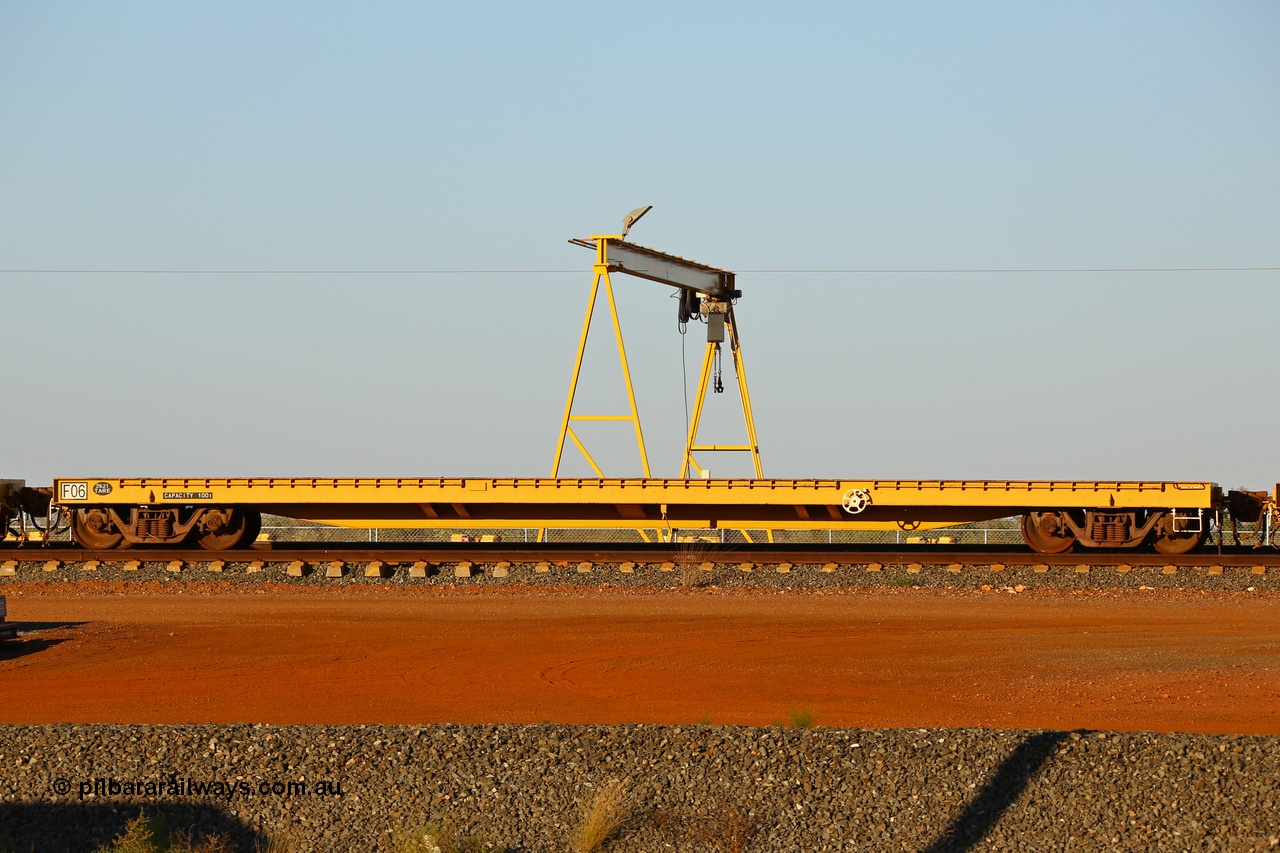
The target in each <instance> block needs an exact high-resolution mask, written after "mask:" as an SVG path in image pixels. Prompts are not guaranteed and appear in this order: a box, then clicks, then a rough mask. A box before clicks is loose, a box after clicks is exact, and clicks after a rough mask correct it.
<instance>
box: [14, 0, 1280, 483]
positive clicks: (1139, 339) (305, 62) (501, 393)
mask: <svg viewBox="0 0 1280 853" xmlns="http://www.w3.org/2000/svg"><path fill="white" fill-rule="evenodd" d="M641 204H653V205H654V210H653V212H652V213H650V214H649V216H648V217H647V218H646V219H645V220H644V221H643V222H642V223H640V224H639V225H637V226H636V229H635V230H634V231H633V232H632V237H633V239H635V240H636V241H637V242H640V243H643V244H646V245H651V246H656V247H658V248H662V249H665V250H668V251H672V252H675V253H678V254H682V255H685V256H688V257H693V258H696V259H699V260H702V261H705V262H707V263H711V264H715V265H718V266H723V267H727V268H730V269H735V270H741V271H744V272H741V274H740V276H739V282H740V287H741V289H742V290H743V292H744V296H743V298H742V300H741V302H740V303H739V305H738V308H737V311H738V314H739V320H740V322H741V325H742V333H743V337H744V342H745V353H746V358H747V366H748V377H749V379H750V382H751V390H752V395H753V398H754V403H755V409H756V418H757V421H758V426H759V433H760V440H761V443H762V450H763V453H764V464H765V472H766V475H771V476H838V477H862V476H875V477H904V478H905V477H992V478H995V477H1011V478H1021V477H1079V478H1104V479H1108V478H1149V479H1211V480H1216V481H1218V482H1221V483H1223V484H1224V485H1227V486H1235V485H1241V484H1244V485H1249V486H1252V487H1254V488H1264V487H1267V485H1268V484H1274V483H1275V482H1276V480H1277V479H1280V443H1278V442H1276V441H1275V438H1274V424H1275V423H1276V421H1277V419H1278V417H1280V380H1278V374H1277V369H1276V368H1277V365H1278V364H1280V359H1278V358H1277V356H1278V355H1280V353H1278V349H1280V348H1278V346H1277V343H1276V324H1277V319H1278V318H1280V287H1278V286H1277V285H1280V273H1276V272H1274V271H1272V272H1173V273H1092V274H1085V273H1058V274H1021V273H982V274H977V273H971V274H942V273H937V274H807V273H799V272H797V273H766V272H757V273H753V272H746V271H748V270H824V269H955V268H962V269H972V268H980V269H989V268H1054V269H1057V268H1099V267H1105V268H1113V267H1120V268H1132V267H1276V266H1280V240H1278V239H1277V238H1278V237H1280V5H1277V4H1275V3H1273V2H1261V0H1259V2H1212V3H1211V2H1129V3H1110V2H1106V3H1104V2H1069V3H1068V2H1046V3H1012V2H1011V3H995V2H977V3H964V4H958V3H909V4H902V3H877V4H868V3H840V4H834V3H833V4H827V3H791V4H786V5H785V6H784V5H783V4H759V3H742V2H735V3H695V4H689V3H648V4H632V5H622V4H618V5H610V4H605V5H601V4H586V3H582V4H569V3H559V4H507V3H468V4H462V3H458V4H442V3H426V4H421V3H382V4H355V3H350V4H335V3H327V4H323V3H296V4H286V3H263V2H254V3H227V2H224V3H216V4H215V3H177V4H175V3H160V2H155V3H110V4H103V3H60V2H41V3H18V2H4V3H0V268H4V269H24V270H25V269H40V270H65V269H93V270H121V269H128V270H168V269H181V270H226V269H232V270H252V269H284V270H293V269H305V270H339V269H356V270H385V269H420V270H494V269H496V270H530V271H533V272H527V273H494V274H476V273H471V274H454V275H417V276H399V277H397V276H379V275H372V274H371V275H355V276H343V277H338V276H320V275H305V274H299V275H270V276H269V275H261V276H251V275H189V274H168V275H154V274H128V273H98V274H74V275H72V274H51V273H0V348H2V349H0V351H3V353H4V356H3V361H2V362H0V363H2V364H3V372H2V373H0V376H2V377H3V378H2V379H0V382H2V383H3V385H2V387H0V476H8V477H19V478H26V479H28V480H29V481H32V482H47V481H48V480H50V479H51V478H52V477H54V476H73V475H86V476H92V475H183V474H189V475H215V476H216V475H224V474H226V475H230V474H299V475H301V474H316V475H331V474H332V475H339V474H341V475H351V474H370V475H374V474H376V475H418V474H424V475H434V474H480V475H545V474H546V473H548V471H549V468H550V464H551V456H552V452H553V450H554V443H555V438H556V431H557V428H558V424H559V418H560V415H561V411H562V409H563V405H564V396H565V392H566V390H567V384H568V379H569V372H570V368H571V366H572V360H573V351H574V347H575V346H576V343H577V335H578V332H579V328H580V325H581V321H582V311H583V309H584V307H585V299H586V295H587V289H588V287H589V285H590V273H589V261H590V260H591V258H590V255H589V254H588V253H587V252H585V251H583V250H582V249H578V248H576V247H573V246H569V245H568V244H567V243H566V242H565V241H566V239H567V238H569V237H575V236H585V235H587V234H591V233H601V232H606V233H607V232H612V231H615V230H617V229H618V227H619V223H620V219H621V216H622V215H623V214H624V213H626V212H627V211H628V210H630V209H631V208H633V207H636V206H638V205H641ZM554 270H573V272H547V271H554ZM615 284H616V285H617V287H618V291H619V297H620V300H621V302H622V309H623V324H624V331H625V333H626V335H627V341H628V348H629V354H630V356H631V360H632V365H633V370H634V372H635V376H636V381H637V386H638V393H639V395H640V404H641V414H642V416H643V418H644V420H645V427H646V432H647V437H648V438H649V449H650V455H651V458H652V460H653V464H654V468H655V473H657V474H668V475H669V474H674V473H675V471H676V467H677V465H678V461H679V456H680V448H681V444H682V429H683V426H682V424H683V418H684V403H683V397H684V391H683V390H682V379H681V347H682V346H685V347H687V355H688V359H689V369H690V371H691V372H692V371H694V370H695V369H696V366H697V364H698V362H699V359H700V346H699V344H698V341H697V340H696V337H695V336H696V334H697V331H698V330H694V331H693V332H691V335H690V339H689V340H682V339H681V338H680V336H679V334H678V332H677V330H676V324H675V316H674V315H675V304H674V302H673V301H671V300H670V299H668V298H667V297H668V295H669V294H668V292H667V289H666V288H664V287H663V286H661V285H657V284H652V283H649V282H643V281H636V280H625V279H623V278H621V277H619V278H618V279H616V280H615ZM604 329H605V327H603V326H602V327H600V330H601V331H603V330H604ZM595 343H596V344H599V345H600V346H599V348H598V349H599V351H598V352H597V353H593V359H598V366H597V368H596V369H593V370H592V371H590V373H589V374H588V376H587V377H586V380H587V386H586V387H585V388H584V391H583V401H584V404H585V406H586V408H584V411H587V410H592V409H594V410H596V411H603V410H604V409H606V408H608V407H609V406H611V405H616V404H617V402H618V399H619V395H618V392H617V390H616V388H615V387H614V386H613V385H612V384H611V383H610V381H609V380H612V379H614V378H616V377H615V375H614V373H613V372H610V370H613V371H616V366H615V365H616V362H611V361H609V359H612V358H613V354H612V351H611V350H610V349H609V348H608V347H606V346H604V345H605V344H607V343H608V338H607V336H604V335H601V336H600V337H599V339H597V340H596V341H595ZM606 368H608V369H606ZM690 384H692V383H691V382H690ZM730 384H731V383H730ZM692 392H693V389H692V388H690V389H689V393H690V394H692ZM713 403H714V404H715V411H714V412H713V413H712V415H711V424H710V425H711V427H712V428H713V431H715V435H717V436H718V437H720V438H722V439H725V440H733V439H736V433H735V428H736V426H735V424H736V422H735V421H734V419H733V417H731V415H732V414H733V413H734V410H733V408H732V407H733V406H734V405H736V399H735V398H733V397H732V396H731V395H729V394H726V395H724V398H723V399H716V400H713ZM610 438H611V436H609V435H601V436H597V439H598V441H599V443H598V444H596V445H593V446H594V447H596V449H598V450H599V453H600V456H601V457H602V458H603V459H604V460H606V462H607V463H608V464H607V470H608V472H609V473H617V474H632V473H635V470H636V463H635V460H634V451H633V444H632V443H631V441H630V438H629V436H625V435H622V434H621V433H618V434H615V435H613V436H612V438H613V439H615V441H614V442H610V441H609V439H610ZM743 470H744V469H743V468H742V466H741V465H735V464H732V463H729V462H725V463H718V462H717V463H713V464H712V471H713V473H714V474H738V473H741V472H742V471H743ZM566 472H567V473H586V468H585V466H581V465H577V464H576V463H575V464H574V465H570V466H568V467H567V468H566Z"/></svg>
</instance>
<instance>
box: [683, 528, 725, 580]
mask: <svg viewBox="0 0 1280 853" xmlns="http://www.w3.org/2000/svg"><path fill="white" fill-rule="evenodd" d="M720 548H721V546H720V543H718V542H705V541H703V540H701V539H696V540H693V541H690V542H677V543H676V547H675V550H674V551H673V552H672V558H671V561H672V562H673V563H675V564H676V565H677V566H679V567H680V585H681V586H694V587H698V586H706V585H707V584H708V583H710V582H711V581H712V579H713V575H714V572H708V571H704V570H703V569H701V568H699V567H700V566H701V565H702V564H703V563H714V562H715V560H714V557H715V554H716V552H717V551H719V550H720Z"/></svg>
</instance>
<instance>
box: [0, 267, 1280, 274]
mask: <svg viewBox="0 0 1280 853" xmlns="http://www.w3.org/2000/svg"><path fill="white" fill-rule="evenodd" d="M583 271H584V270H583V269H582V268H577V269H559V270H557V269H543V270H535V269H365V270H357V269H337V270H321V269H62V268H36V267H32V268H26V269H17V268H15V269H0V274H6V275H547V274H555V275H563V274H577V273H582V272H583ZM735 272H737V273H751V274H755V275H969V274H978V273H980V274H997V273H1017V274H1022V275H1029V274H1049V273H1173V272H1280V267H983V268H978V267H973V268H969V267H956V268H948V267H943V268H932V267H929V268H925V267H922V268H919V269H877V268H850V269H739V270H735Z"/></svg>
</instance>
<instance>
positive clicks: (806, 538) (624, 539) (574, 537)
mask: <svg viewBox="0 0 1280 853" xmlns="http://www.w3.org/2000/svg"><path fill="white" fill-rule="evenodd" d="M262 534H263V536H265V537H268V538H269V539H271V540H274V541H279V542H343V543H352V544H355V543H368V542H384V543H414V542H422V543H426V544H430V543H440V542H510V543H521V542H547V543H557V542H560V543H565V544H581V543H594V542H599V543H605V544H618V545H626V544H635V545H640V544H644V543H646V542H706V543H719V544H734V545H738V544H750V543H764V542H773V543H774V544H793V545H821V544H827V545H1014V544H1020V543H1021V542H1022V531H1021V528H1020V526H1019V519H1017V518H1002V519H997V520H994V521H988V522H984V523H982V524H964V525H959V526H956V527H947V528H941V529H937V530H928V531H922V530H834V529H832V530H773V531H769V530H767V529H765V528H760V529H755V530H746V531H742V530H721V529H710V528H674V527H663V528H648V529H637V528H630V527H618V528H546V529H540V528H536V527H516V528H497V529H495V528H486V527H479V526H478V527H459V528H452V529H446V530H431V529H416V528H387V527H368V528H355V527H334V526H331V525H327V524H318V523H312V522H305V521H297V520H296V519H290V518H280V517H277V516H265V517H264V518H263V524H262ZM770 534H772V538H770Z"/></svg>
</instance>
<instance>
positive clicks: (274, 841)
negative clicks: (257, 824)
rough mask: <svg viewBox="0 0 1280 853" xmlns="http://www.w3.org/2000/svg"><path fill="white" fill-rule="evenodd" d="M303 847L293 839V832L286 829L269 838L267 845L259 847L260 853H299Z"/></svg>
mask: <svg viewBox="0 0 1280 853" xmlns="http://www.w3.org/2000/svg"><path fill="white" fill-rule="evenodd" d="M300 850H302V845H301V844H299V843H298V839H296V838H294V837H293V831H292V830H290V829H288V828H286V829H282V830H280V831H279V832H273V833H271V834H270V835H268V836H267V841H266V844H259V845H258V853H298V851H300Z"/></svg>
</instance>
